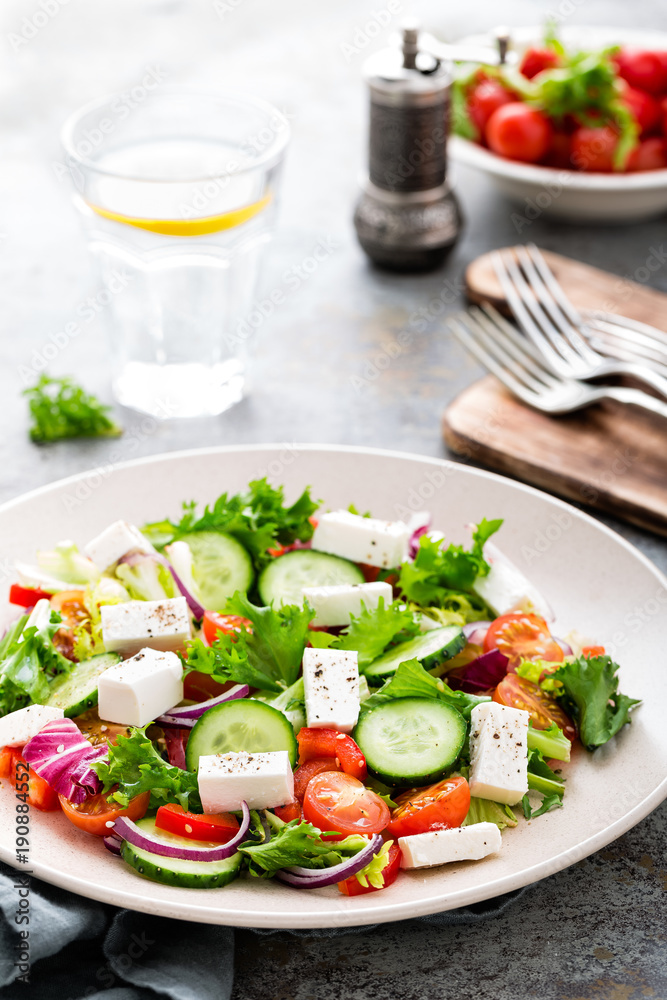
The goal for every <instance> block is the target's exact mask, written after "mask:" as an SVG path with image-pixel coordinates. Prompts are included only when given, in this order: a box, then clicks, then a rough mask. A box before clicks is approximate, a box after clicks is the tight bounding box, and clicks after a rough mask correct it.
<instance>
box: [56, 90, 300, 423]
mask: <svg viewBox="0 0 667 1000" xmlns="http://www.w3.org/2000/svg"><path fill="white" fill-rule="evenodd" d="M144 89H145V97H144V99H143V100H141V101H133V102H132V106H131V107H130V106H128V102H127V101H126V100H124V99H122V98H120V97H111V98H106V99H104V100H101V101H96V102H95V103H94V104H90V105H87V106H86V107H84V108H82V109H81V110H80V111H78V112H76V113H75V114H74V115H72V116H71V117H70V119H69V120H68V121H67V122H66V124H65V126H64V129H63V135H62V140H63V145H64V147H65V154H66V162H67V165H68V168H69V171H70V173H71V175H72V178H73V180H74V185H75V188H76V193H75V196H74V197H75V202H76V204H77V207H78V208H79V210H80V212H81V214H82V216H83V220H84V225H85V228H86V232H87V236H88V243H89V247H90V250H91V252H92V253H93V255H94V257H95V258H96V260H97V262H98V265H99V268H100V271H101V278H102V282H103V285H104V288H103V290H102V291H101V292H100V293H99V295H98V298H99V299H100V300H101V299H102V298H103V299H104V301H100V303H99V305H100V309H99V311H100V313H102V314H104V316H105V319H106V322H107V326H108V328H109V333H110V337H111V350H112V358H113V388H114V393H115V395H116V398H117V399H118V401H119V402H120V403H123V404H124V405H126V406H131V407H134V408H135V409H137V410H141V411H144V412H146V413H151V414H153V415H154V416H158V417H166V416H169V417H188V416H202V415H207V414H216V413H221V412H222V411H223V410H226V409H227V408H228V407H230V406H232V405H233V404H234V403H236V402H238V401H239V400H240V399H241V398H242V396H243V386H244V369H245V362H246V357H247V346H248V345H247V343H246V341H245V340H244V338H243V336H242V334H241V332H240V331H241V330H242V329H243V328H244V324H242V322H241V321H242V320H243V318H244V316H245V315H247V313H248V312H249V310H250V307H251V305H252V301H253V297H254V295H255V290H256V284H257V278H258V274H259V268H260V264H261V259H262V254H263V250H264V247H265V245H266V243H267V242H268V241H269V240H270V238H271V231H272V228H273V225H274V221H275V215H276V205H277V194H278V181H279V174H280V168H281V163H282V159H283V155H284V152H285V147H286V145H287V142H288V139H289V125H288V122H287V120H286V118H285V116H284V115H283V114H281V112H280V111H278V110H277V109H276V108H274V107H272V106H271V105H270V104H266V103H264V102H263V101H259V100H255V99H249V98H236V97H222V96H215V95H212V94H199V93H189V92H179V93H175V92H173V91H171V92H165V91H162V90H159V89H158V86H157V84H156V86H155V90H154V91H149V90H148V89H147V88H144Z"/></svg>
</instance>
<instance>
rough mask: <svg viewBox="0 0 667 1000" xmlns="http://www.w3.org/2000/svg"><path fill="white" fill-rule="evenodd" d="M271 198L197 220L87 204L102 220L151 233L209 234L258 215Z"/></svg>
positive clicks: (164, 234)
mask: <svg viewBox="0 0 667 1000" xmlns="http://www.w3.org/2000/svg"><path fill="white" fill-rule="evenodd" d="M270 201H271V195H270V194H267V195H266V196H265V197H264V198H262V199H260V201H256V202H254V204H252V205H244V206H243V207H242V208H235V209H232V210H231V211H229V212H222V213H220V214H219V215H208V216H204V217H203V218H196V219H144V218H140V217H136V216H131V215H122V214H121V213H120V212H111V211H109V209H106V208H100V206H99V205H93V204H91V203H90V202H87V205H88V207H89V208H90V209H91V210H92V211H93V212H95V213H96V214H97V215H100V216H102V218H103V219H110V220H111V221H112V222H120V223H122V224H123V225H126V226H134V227H135V228H136V229H146V230H147V231H148V232H149V233H159V234H160V235H162V236H206V235H208V234H209V233H219V232H222V230H223V229H234V228H235V227H236V226H241V225H243V223H244V222H247V221H248V220H249V219H252V218H254V216H256V215H259V213H260V212H262V211H263V210H264V209H265V208H266V207H267V205H268V204H269V203H270Z"/></svg>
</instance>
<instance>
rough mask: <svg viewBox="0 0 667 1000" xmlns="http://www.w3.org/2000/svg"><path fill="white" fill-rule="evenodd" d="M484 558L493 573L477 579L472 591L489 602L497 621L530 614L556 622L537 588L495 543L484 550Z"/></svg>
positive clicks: (487, 544)
mask: <svg viewBox="0 0 667 1000" xmlns="http://www.w3.org/2000/svg"><path fill="white" fill-rule="evenodd" d="M484 557H485V559H486V561H487V562H488V563H489V565H490V566H491V569H490V570H489V573H488V575H487V576H479V577H478V578H477V580H476V581H475V584H474V587H473V590H474V591H475V593H476V594H477V595H478V597H481V598H482V600H483V601H486V603H487V604H488V605H489V607H490V608H491V610H492V611H493V613H494V614H495V615H496V617H499V616H500V615H508V614H510V612H512V611H527V612H529V613H533V612H534V613H535V614H538V615H541V616H542V618H546V620H547V621H553V619H554V613H553V611H552V610H551V607H550V606H549V604H548V603H547V601H546V600H545V599H544V597H542V595H541V593H540V592H539V590H538V589H537V587H535V586H533V584H532V583H531V582H530V580H528V579H527V577H525V576H524V574H523V573H522V572H521V570H520V569H519V567H518V566H516V565H515V564H514V563H513V562H512V560H511V559H508V558H507V556H506V555H505V554H504V553H503V552H501V551H500V549H499V548H497V547H496V546H495V545H494V544H493V542H487V543H486V545H485V546H484Z"/></svg>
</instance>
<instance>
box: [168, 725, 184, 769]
mask: <svg viewBox="0 0 667 1000" xmlns="http://www.w3.org/2000/svg"><path fill="white" fill-rule="evenodd" d="M189 735H190V731H189V729H165V731H164V741H165V744H166V746H167V756H168V758H169V763H170V764H171V765H172V766H173V767H179V768H180V769H181V771H187V769H188V766H187V764H186V762H185V745H186V743H187V742H188V736H189Z"/></svg>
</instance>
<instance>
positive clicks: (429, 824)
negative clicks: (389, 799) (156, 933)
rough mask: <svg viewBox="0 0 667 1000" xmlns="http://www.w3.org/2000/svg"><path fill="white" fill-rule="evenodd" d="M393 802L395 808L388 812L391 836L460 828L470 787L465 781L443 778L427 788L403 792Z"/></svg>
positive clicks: (466, 807) (388, 828)
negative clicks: (395, 802) (395, 803)
mask: <svg viewBox="0 0 667 1000" xmlns="http://www.w3.org/2000/svg"><path fill="white" fill-rule="evenodd" d="M397 802H398V809H394V811H393V812H392V814H391V821H390V823H389V825H388V827H387V830H388V831H389V833H390V834H391V835H392V837H410V836H412V834H414V833H428V831H429V830H450V829H452V828H453V827H456V826H461V823H462V822H463V820H464V819H465V818H466V816H467V815H468V809H470V788H469V787H468V782H467V781H466V779H465V778H462V777H456V778H445V780H444V781H438V782H437V783H436V784H435V785H429V787H428V788H419V789H414V788H413V789H411V790H410V791H409V792H403V793H402V794H401V795H399V797H398V799H397Z"/></svg>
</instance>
